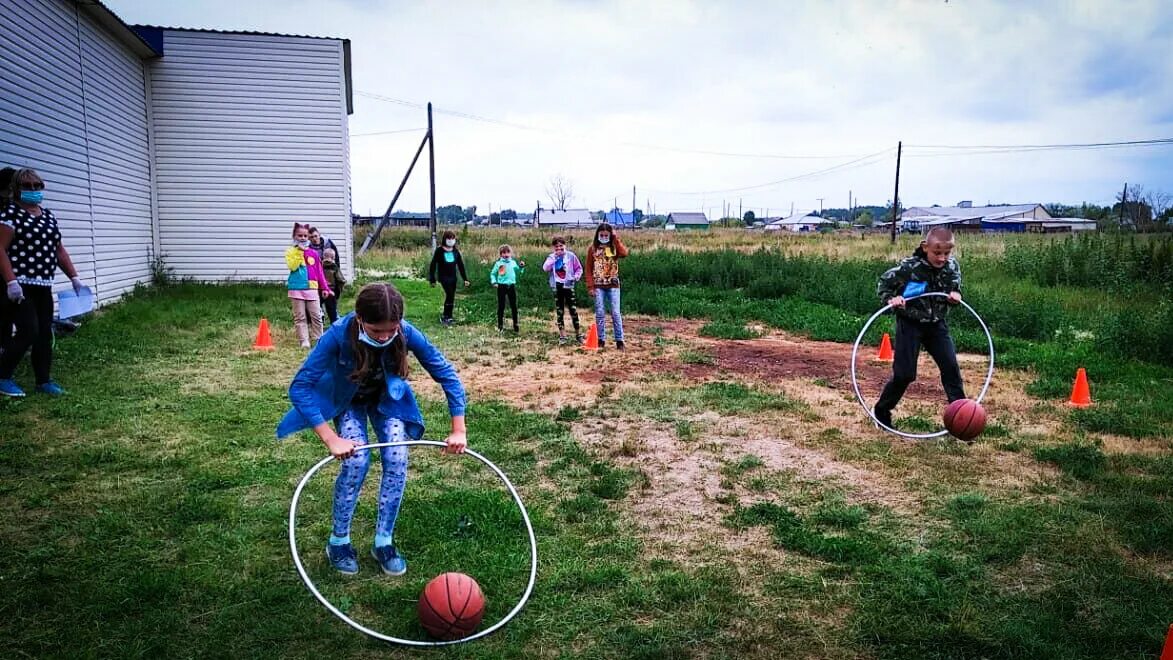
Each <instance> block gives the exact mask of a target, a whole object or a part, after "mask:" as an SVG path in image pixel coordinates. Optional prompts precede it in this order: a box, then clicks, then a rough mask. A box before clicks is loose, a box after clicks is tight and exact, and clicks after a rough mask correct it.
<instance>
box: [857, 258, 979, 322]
mask: <svg viewBox="0 0 1173 660" xmlns="http://www.w3.org/2000/svg"><path fill="white" fill-rule="evenodd" d="M954 291H961V267H960V266H958V265H957V259H954V258H953V257H949V261H947V262H945V265H944V266H942V267H941V268H933V266H932V265H931V264H930V263H929V260H928V257H927V255H926V254H925V252H924V250H922V249H920V248H919V247H918V248H917V249H916V252H913V253H912V256H911V257H907V258H905V259H902V260H901V261H900V263H899V264H897V265H896V266H895V267H893V268H889V269H888V270H887V271H885V272H884V274H883V275H881V276H880V282H879V284H877V285H876V293H877V294H879V296H880V302H882V303H884V304H885V305H887V304H888V301H889V300H890V299H891V298H892V297H893V296H904V297H906V298H908V297H912V296H913V295H916V294H918V293H932V292H941V293H952V292H954ZM950 307H951V305H950V304H949V302H948V301H946V300H945V298H943V297H940V296H932V297H929V298H922V299H920V300H913V301H910V302H909V303H908V304H907V305H905V306H904V309H898V310H896V313H897V314H898V315H900V316H901V317H903V318H906V319H908V320H910V321H920V322H933V321H943V320H945V319H946V318H948V316H949V308H950Z"/></svg>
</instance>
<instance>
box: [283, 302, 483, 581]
mask: <svg viewBox="0 0 1173 660" xmlns="http://www.w3.org/2000/svg"><path fill="white" fill-rule="evenodd" d="M403 312H404V303H403V296H402V295H400V293H399V291H397V290H396V289H395V287H393V286H391V285H390V284H386V283H375V284H368V285H366V286H364V287H363V288H362V289H361V290H360V291H359V292H358V296H357V297H356V299H355V303H354V313H351V314H347V315H346V316H344V317H343V318H342V320H340V321H339V322H338V323H335V324H334V325H331V326H330V329H329V330H327V331H326V334H325V335H323V336H322V341H320V342H318V345H317V346H316V347H315V348H314V350H313V351H312V352H311V353H310V354H309V357H307V358H306V360H305V363H304V364H302V365H301V369H299V370H298V372H297V375H296V376H294V377H293V382H292V383H291V384H290V386H289V400H290V402H292V403H293V409H292V410H290V411H289V412H288V413H286V415H285V417H284V418H282V420H281V422H280V424H279V425H278V426H277V437H278V438H283V437H285V436H288V435H291V434H293V433H297V432H298V431H301V430H304V429H313V430H314V433H316V434H317V435H318V437H319V438H320V439H321V440H322V443H323V444H325V445H326V449H328V450H329V451H330V454H332V455H333V456H334V457H335V458H337V459H338V460H339V461H341V466H340V469H339V471H338V478H337V480H336V481H335V482H334V507H333V511H334V524H333V528H332V531H331V534H330V539H329V541H328V542H327V544H326V558H327V559H328V560H329V562H330V564H331V565H332V566H333V567H334V569H335V570H337V571H338V572H340V573H343V574H345V575H353V574H355V573H357V572H358V570H359V565H358V553H356V552H355V551H354V546H353V544H352V543H351V540H350V526H351V521H352V519H353V517H354V510H355V507H356V506H357V504H358V496H359V493H360V491H361V490H362V485H363V481H365V480H366V476H367V471H368V469H369V468H370V462H371V457H370V454H371V452H370V451H366V450H359V449H358V448H359V447H362V446H363V445H365V444H367V440H368V435H367V422H368V421H369V422H370V426H371V427H372V428H373V429H374V431H375V439H376V441H377V442H379V443H386V442H405V441H409V440H419V439H420V438H421V437H423V434H424V420H423V415H422V414H421V413H420V409H419V405H418V404H417V403H416V400H415V394H414V393H413V392H412V390H411V385H410V384H409V383H408V381H407V374H408V362H407V359H408V354H409V353H410V354H411V355H414V356H415V357H416V359H417V360H418V361H419V363H420V364H421V365H422V366H423V368H424V370H426V371H427V372H428V375H430V376H431V377H432V380H435V381H436V382H437V383H439V384H440V386H441V387H442V388H443V389H444V396H445V398H446V399H447V400H448V412H449V414H450V415H451V416H452V432H451V433H450V434H449V435H448V437H447V439H446V440H445V444H446V447H445V448H444V451H445V452H446V453H452V454H459V453H462V452H463V451H464V449H465V447H466V446H467V444H468V438H467V436H466V434H465V425H464V409H465V401H466V400H465V393H464V386H463V385H462V384H461V382H460V378H459V377H458V376H457V374H456V369H454V368H453V367H452V364H451V363H450V362H449V361H448V360H447V359H445V358H444V355H443V354H441V353H440V351H438V350H436V347H435V346H433V345H432V343H431V342H430V341H428V338H427V337H425V336H424V334H423V333H422V332H420V331H419V330H417V329H416V328H415V327H414V326H413V325H412V324H411V323H408V321H407V320H406V319H404V318H403ZM330 420H334V424H335V426H334V427H332V426H331V425H330ZM335 429H337V430H335ZM379 457H380V458H381V459H382V461H383V478H382V479H381V480H380V481H379V496H378V497H379V499H378V514H377V516H376V519H375V538H374V544H373V547H372V549H371V555H372V556H373V557H374V558H375V561H376V562H378V564H379V568H380V569H381V570H382V572H383V573H384V574H386V575H403V574H404V573H406V572H407V561H405V560H404V558H403V555H401V554H400V552H399V549H398V548H397V547H396V546H395V543H394V533H395V522H396V519H397V518H398V517H399V507H400V504H401V503H402V501H403V494H404V487H405V486H406V485H407V447H406V446H402V445H401V446H395V447H381V448H380V449H379Z"/></svg>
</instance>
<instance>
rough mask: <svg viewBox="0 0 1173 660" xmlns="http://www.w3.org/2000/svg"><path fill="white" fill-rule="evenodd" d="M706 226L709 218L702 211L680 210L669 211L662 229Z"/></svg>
mask: <svg viewBox="0 0 1173 660" xmlns="http://www.w3.org/2000/svg"><path fill="white" fill-rule="evenodd" d="M708 228H709V218H708V216H706V215H705V214H704V213H688V212H680V211H674V212H672V213H669V214H668V222H667V223H666V224H665V225H664V229H668V230H684V229H708Z"/></svg>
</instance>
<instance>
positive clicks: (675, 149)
mask: <svg viewBox="0 0 1173 660" xmlns="http://www.w3.org/2000/svg"><path fill="white" fill-rule="evenodd" d="M355 93H356V94H358V95H359V96H364V97H366V98H369V99H374V100H376V101H384V102H387V103H394V104H396V105H402V106H406V107H409V108H423V107H424V105H423V104H421V103H416V102H414V101H407V100H404V99H397V98H393V97H390V96H383V95H382V94H375V93H373V92H364V91H356V92H355ZM433 111H434V112H436V113H439V114H443V115H450V116H452V117H460V118H461V119H468V120H471V121H479V122H484V123H488V124H495V125H497V126H505V127H507V128H514V129H517V130H521V131H531V132H537V133H549V134H551V135H557V136H559V137H567V135H566V131H562V130H555V129H550V128H541V127H538V126H532V125H527V124H518V123H515V122H509V121H502V120H500V119H493V118H491V117H484V116H482V115H475V114H472V113H468V112H460V111H457V110H445V109H443V108H436V107H433ZM580 137H582V139H591V138H590V136H586V135H582V136H580ZM613 144H617V145H620V146H624V147H633V148H636V149H650V150H654V151H670V152H674V153H687V154H698V155H701V156H720V157H724V158H759V159H774V160H831V159H834V158H856V157H859V155H860V154H826V155H811V154H763V153H744V152H734V151H714V150H710V149H693V148H688V147H673V146H667V145H662V144H649V143H645V142H628V141H618V142H613Z"/></svg>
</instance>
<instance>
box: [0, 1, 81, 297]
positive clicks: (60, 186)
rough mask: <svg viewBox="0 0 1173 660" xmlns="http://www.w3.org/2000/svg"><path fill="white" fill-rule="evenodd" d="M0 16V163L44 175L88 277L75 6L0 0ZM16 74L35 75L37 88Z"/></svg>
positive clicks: (68, 242)
mask: <svg viewBox="0 0 1173 660" xmlns="http://www.w3.org/2000/svg"><path fill="white" fill-rule="evenodd" d="M0 16H3V19H0V20H3V21H4V22H5V29H3V30H0V70H2V71H4V73H3V74H0V129H2V130H0V166H3V165H11V166H13V167H31V168H33V169H35V170H37V172H39V173H40V174H41V177H42V178H44V179H45V207H46V208H48V209H51V210H52V211H53V215H54V216H56V218H57V221H58V224H59V225H60V228H61V234H62V236H63V242H64V244H65V247H66V249H68V250H69V254H70V256H71V257H72V259H73V263H74V265H75V266H76V267H77V269H78V272H79V274H80V275H81V276H82V278H83V279H85V280H87V281H89V282H90V283H93V282H94V245H93V232H92V227H91V214H90V199H89V178H90V177H89V167H88V157H87V153H86V130H85V120H84V116H85V113H84V103H83V98H82V93H81V87H82V85H81V81H82V65H81V52H80V49H79V48H78V25H77V13H76V8H75V6H74V5H73V4H72V3H66V2H63V1H60V0H0ZM21 72H26V73H30V74H35V80H36V84H35V86H30V85H29V79H28V78H25V77H24V74H22V73H21ZM18 76H20V77H18ZM58 273H59V274H58V278H57V282H58V288H61V286H62V285H63V284H64V277H63V276H62V275H60V271H58Z"/></svg>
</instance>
